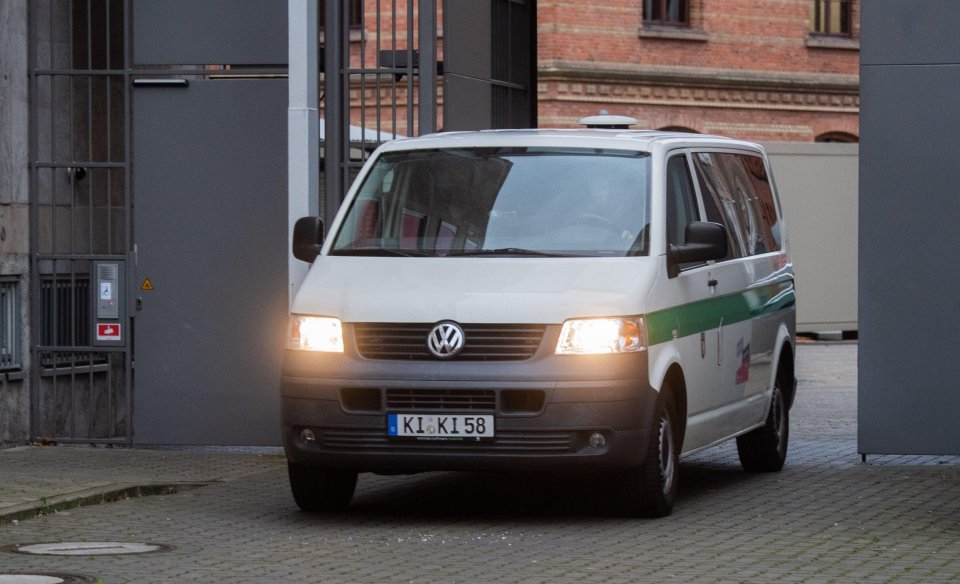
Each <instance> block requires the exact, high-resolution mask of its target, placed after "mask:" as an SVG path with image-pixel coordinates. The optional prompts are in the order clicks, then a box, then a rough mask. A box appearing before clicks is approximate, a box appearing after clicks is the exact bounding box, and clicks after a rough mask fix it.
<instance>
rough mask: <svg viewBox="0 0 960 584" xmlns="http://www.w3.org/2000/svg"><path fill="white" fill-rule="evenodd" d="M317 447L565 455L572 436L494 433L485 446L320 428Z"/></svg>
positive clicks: (550, 432) (372, 431)
mask: <svg viewBox="0 0 960 584" xmlns="http://www.w3.org/2000/svg"><path fill="white" fill-rule="evenodd" d="M318 430H319V438H320V444H322V446H323V448H324V449H328V450H349V451H367V452H371V451H389V452H431V451H432V452H443V451H449V450H459V451H461V452H465V451H469V452H480V453H515V454H537V453H539V454H564V453H569V452H573V451H574V438H575V434H574V433H573V432H561V431H556V430H497V437H496V438H495V439H494V440H491V441H488V442H461V441H455V440H454V441H439V440H429V441H417V440H391V439H389V438H387V432H386V429H384V428H320V429H318Z"/></svg>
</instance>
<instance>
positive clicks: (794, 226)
mask: <svg viewBox="0 0 960 584" xmlns="http://www.w3.org/2000/svg"><path fill="white" fill-rule="evenodd" d="M764 146H765V147H766V148H767V152H768V154H769V155H770V163H771V165H772V166H773V173H774V177H775V180H776V182H777V188H778V190H779V192H780V203H781V205H782V206H783V212H784V215H785V217H786V220H787V229H788V237H789V239H790V246H791V251H792V254H793V262H794V268H795V271H796V276H797V331H798V332H827V331H855V330H858V323H857V241H858V219H857V211H858V205H857V193H858V188H859V180H858V178H859V175H858V164H859V145H857V144H826V143H825V144H812V143H785V142H781V143H770V144H765V145H764Z"/></svg>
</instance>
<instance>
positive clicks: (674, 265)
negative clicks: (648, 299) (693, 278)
mask: <svg viewBox="0 0 960 584" xmlns="http://www.w3.org/2000/svg"><path fill="white" fill-rule="evenodd" d="M686 236H687V242H686V243H685V244H683V245H671V246H670V249H669V250H668V251H667V265H668V269H669V273H668V275H669V276H670V277H671V278H674V277H676V276H677V274H679V273H680V264H686V263H693V262H706V261H709V260H719V259H723V258H725V257H727V229H726V228H725V227H724V226H723V225H720V224H719V223H709V222H706V221H693V222H691V223H688V224H687V230H686Z"/></svg>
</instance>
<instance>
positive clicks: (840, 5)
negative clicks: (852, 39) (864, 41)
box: [810, 0, 853, 36]
mask: <svg viewBox="0 0 960 584" xmlns="http://www.w3.org/2000/svg"><path fill="white" fill-rule="evenodd" d="M852 13H853V0H813V4H812V5H811V6H810V32H811V33H813V34H821V35H830V36H850V35H851V34H852V33H853V24H852V23H853V17H852Z"/></svg>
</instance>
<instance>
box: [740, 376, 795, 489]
mask: <svg viewBox="0 0 960 584" xmlns="http://www.w3.org/2000/svg"><path fill="white" fill-rule="evenodd" d="M779 377H780V376H779V375H778V376H777V380H776V381H775V382H774V384H773V399H771V400H770V411H769V413H768V414H767V423H766V424H764V426H763V427H762V428H757V429H756V430H754V431H752V432H749V433H747V434H744V435H743V436H740V437H738V438H737V454H739V455H740V464H741V466H743V470H745V471H747V472H776V471H778V470H780V469H782V468H783V463H784V462H785V461H786V460H787V441H788V439H789V438H790V417H789V413H788V412H787V402H786V399H785V398H784V396H783V390H782V389H781V386H780V378H779Z"/></svg>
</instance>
